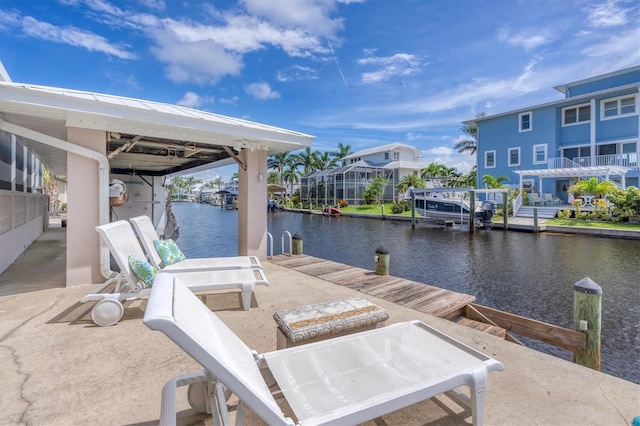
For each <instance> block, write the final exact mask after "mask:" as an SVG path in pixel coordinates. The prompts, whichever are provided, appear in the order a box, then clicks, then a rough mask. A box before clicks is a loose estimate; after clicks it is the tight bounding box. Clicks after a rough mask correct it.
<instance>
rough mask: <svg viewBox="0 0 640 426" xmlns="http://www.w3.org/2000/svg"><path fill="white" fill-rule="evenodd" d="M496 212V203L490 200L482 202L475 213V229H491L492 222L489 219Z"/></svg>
mask: <svg viewBox="0 0 640 426" xmlns="http://www.w3.org/2000/svg"><path fill="white" fill-rule="evenodd" d="M495 212H496V202H495V201H492V200H487V201H483V202H482V204H481V205H480V209H479V211H476V213H475V219H476V227H477V228H484V229H492V228H493V221H492V220H491V218H492V217H493V215H494V214H495Z"/></svg>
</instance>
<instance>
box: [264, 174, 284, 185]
mask: <svg viewBox="0 0 640 426" xmlns="http://www.w3.org/2000/svg"><path fill="white" fill-rule="evenodd" d="M267 183H275V184H277V185H282V180H281V179H280V176H279V175H278V172H269V173H267Z"/></svg>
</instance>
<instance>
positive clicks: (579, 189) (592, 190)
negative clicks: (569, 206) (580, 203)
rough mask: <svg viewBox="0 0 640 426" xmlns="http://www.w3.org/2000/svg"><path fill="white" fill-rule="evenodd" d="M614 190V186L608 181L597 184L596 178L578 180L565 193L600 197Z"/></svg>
mask: <svg viewBox="0 0 640 426" xmlns="http://www.w3.org/2000/svg"><path fill="white" fill-rule="evenodd" d="M615 190H616V186H615V185H614V184H613V183H612V182H611V181H609V180H603V181H602V182H598V178H595V177H592V178H590V179H588V180H579V181H578V182H576V184H575V185H573V186H571V187H569V189H567V192H570V193H572V194H586V195H597V196H599V197H602V196H603V195H606V194H607V193H609V192H613V191H615Z"/></svg>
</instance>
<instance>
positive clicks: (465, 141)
mask: <svg viewBox="0 0 640 426" xmlns="http://www.w3.org/2000/svg"><path fill="white" fill-rule="evenodd" d="M486 115H487V114H486V113H485V112H480V113H478V114H476V118H482V117H485V116H486ZM460 130H461V131H462V133H464V136H463V138H462V139H461V140H459V141H458V143H456V145H455V146H454V147H453V148H454V149H457V150H458V152H459V153H461V154H462V153H464V152H468V153H469V154H471V155H474V154H475V153H476V151H477V150H478V126H476V125H475V124H473V125H466V124H465V125H464V126H462V127H461V128H460Z"/></svg>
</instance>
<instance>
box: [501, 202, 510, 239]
mask: <svg viewBox="0 0 640 426" xmlns="http://www.w3.org/2000/svg"><path fill="white" fill-rule="evenodd" d="M508 195H509V194H508V193H506V192H503V193H502V230H503V231H506V230H507V229H509V219H508V217H509V205H508V204H507V198H508Z"/></svg>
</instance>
